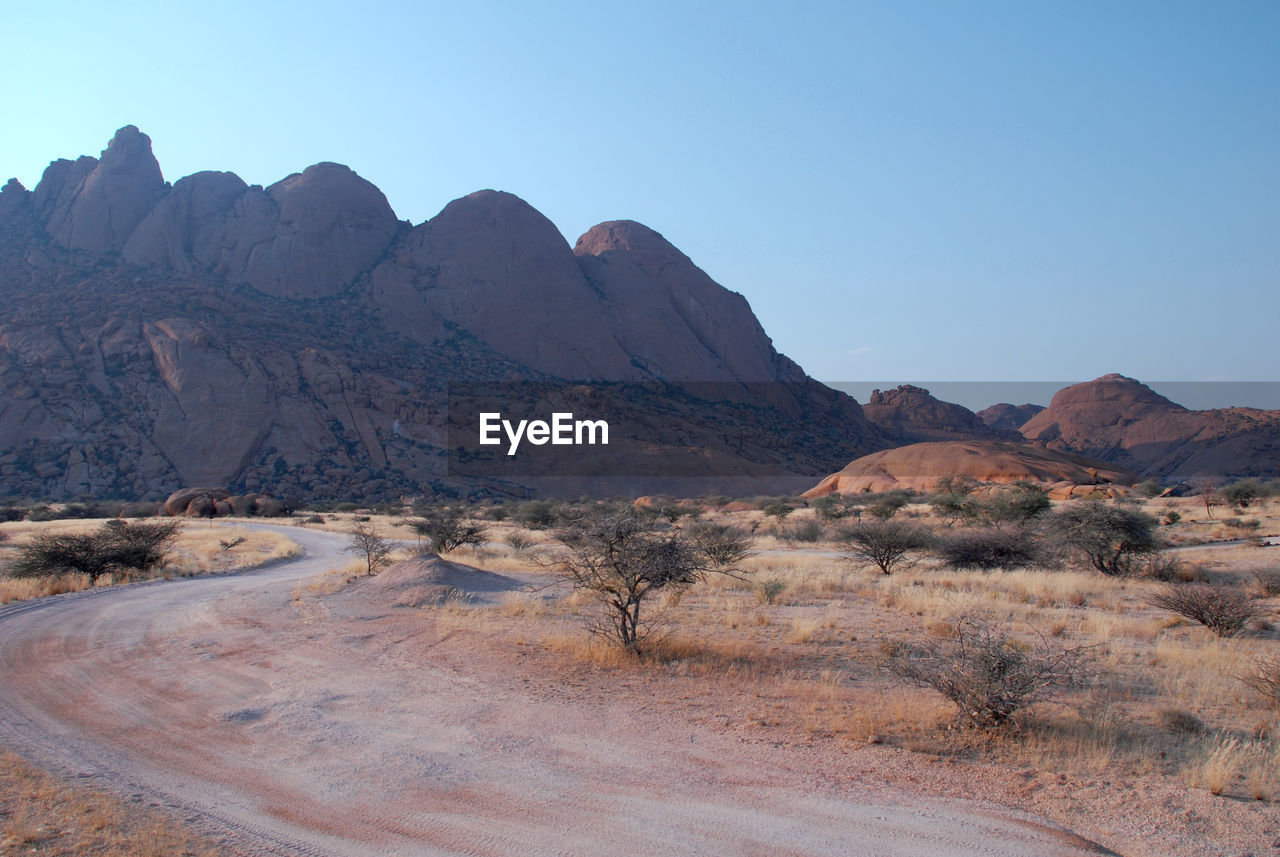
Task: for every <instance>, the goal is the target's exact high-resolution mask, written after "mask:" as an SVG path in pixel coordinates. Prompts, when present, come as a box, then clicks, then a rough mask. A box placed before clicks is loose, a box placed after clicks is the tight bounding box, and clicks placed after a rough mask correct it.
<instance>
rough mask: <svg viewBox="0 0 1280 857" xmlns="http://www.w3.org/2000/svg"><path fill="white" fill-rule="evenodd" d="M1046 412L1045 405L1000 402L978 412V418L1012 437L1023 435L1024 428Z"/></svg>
mask: <svg viewBox="0 0 1280 857" xmlns="http://www.w3.org/2000/svg"><path fill="white" fill-rule="evenodd" d="M1043 410H1044V405H1032V404H1029V403H1028V404H1022V405H1011V404H1009V403H1008V402H1000V403H999V404H996V405H992V406H991V407H989V408H983V409H982V410H980V411H978V413H977V415H976V416H977V417H978V419H980V420H982V421H983V422H984V423H986V424H987V425H988V426H990V427H991V428H993V429H995V430H996V431H1002V432H1007V433H1010V434H1011V435H1021V434H1022V426H1023V425H1024V424H1025V423H1026V422H1027V421H1028V420H1030V419H1031V418H1032V417H1034V416H1035V415H1036V414H1038V413H1040V412H1041V411H1043Z"/></svg>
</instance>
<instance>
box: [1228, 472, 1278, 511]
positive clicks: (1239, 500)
mask: <svg viewBox="0 0 1280 857" xmlns="http://www.w3.org/2000/svg"><path fill="white" fill-rule="evenodd" d="M1270 494H1271V491H1270V490H1269V488H1268V487H1267V486H1266V485H1264V484H1263V483H1261V482H1259V481H1258V480H1257V479H1241V480H1239V481H1237V482H1232V483H1231V484H1230V485H1224V486H1222V487H1221V488H1219V489H1218V496H1219V497H1221V498H1222V499H1223V500H1226V501H1227V503H1229V504H1230V505H1231V506H1233V507H1235V508H1237V509H1247V508H1249V506H1250V504H1252V503H1253V502H1254V501H1256V500H1261V499H1263V498H1265V497H1268V496H1270Z"/></svg>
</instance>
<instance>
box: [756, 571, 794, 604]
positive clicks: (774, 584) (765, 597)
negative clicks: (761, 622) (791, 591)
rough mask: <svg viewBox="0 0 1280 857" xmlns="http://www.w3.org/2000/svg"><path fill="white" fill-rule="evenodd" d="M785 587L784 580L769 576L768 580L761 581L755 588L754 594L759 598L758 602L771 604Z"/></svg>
mask: <svg viewBox="0 0 1280 857" xmlns="http://www.w3.org/2000/svg"><path fill="white" fill-rule="evenodd" d="M786 589H787V583H786V581H785V580H780V579H778V578H776V577H771V578H769V579H768V580H765V581H762V582H761V583H760V585H759V586H758V587H757V588H756V596H757V597H758V598H759V599H760V603H762V604H773V603H775V602H776V601H777V600H778V596H779V595H781V594H782V593H783V592H785V591H786Z"/></svg>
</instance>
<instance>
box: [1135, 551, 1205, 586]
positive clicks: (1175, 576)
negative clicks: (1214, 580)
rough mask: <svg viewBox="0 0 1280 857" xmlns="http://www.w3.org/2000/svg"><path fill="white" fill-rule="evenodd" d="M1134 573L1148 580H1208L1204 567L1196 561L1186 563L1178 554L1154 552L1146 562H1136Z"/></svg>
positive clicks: (1172, 581) (1182, 581) (1186, 581)
mask: <svg viewBox="0 0 1280 857" xmlns="http://www.w3.org/2000/svg"><path fill="white" fill-rule="evenodd" d="M1134 574H1136V575H1137V576H1139V577H1145V578H1147V579H1148V580H1160V581H1163V582H1165V583H1191V582H1193V581H1205V580H1208V574H1207V573H1206V572H1205V570H1204V567H1203V566H1201V565H1199V564H1195V563H1186V562H1183V561H1182V559H1180V558H1179V557H1178V555H1177V554H1173V553H1167V552H1163V551H1162V552H1160V553H1153V554H1151V555H1149V556H1148V557H1147V558H1146V561H1145V562H1140V563H1135V565H1134Z"/></svg>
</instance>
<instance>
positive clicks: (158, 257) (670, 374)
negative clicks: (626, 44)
mask: <svg viewBox="0 0 1280 857" xmlns="http://www.w3.org/2000/svg"><path fill="white" fill-rule="evenodd" d="M0 294H3V297H4V299H5V301H6V303H7V307H8V314H7V316H6V318H5V320H4V321H3V323H0V391H2V392H3V398H2V399H0V490H3V491H4V492H5V493H8V494H11V495H12V494H23V495H29V496H40V497H49V498H58V497H68V496H76V495H81V494H93V495H97V496H121V497H130V498H154V499H161V498H163V497H166V496H168V495H169V494H170V493H172V492H173V491H174V490H176V489H179V488H183V487H190V486H198V485H219V486H225V487H226V488H227V489H228V490H230V491H231V492H232V493H234V494H237V495H241V494H253V493H258V492H268V491H269V492H274V493H276V494H277V495H278V496H294V497H339V496H346V497H352V498H368V499H371V500H372V499H385V498H388V497H398V496H401V495H406V494H422V493H431V492H454V493H458V492H462V493H466V492H474V491H493V492H497V493H504V492H506V493H515V494H519V493H520V492H521V491H527V490H528V489H527V487H522V486H519V485H516V486H511V485H505V484H496V483H494V482H493V480H487V481H486V480H472V481H471V482H466V483H465V484H461V483H459V482H458V481H457V478H456V477H455V475H453V474H452V472H451V470H450V465H449V458H448V450H449V449H450V448H451V447H450V443H449V438H448V429H449V424H448V419H447V415H446V414H447V411H448V408H447V404H448V402H447V392H448V389H449V385H450V384H451V383H455V382H498V381H502V382H516V381H521V382H523V381H540V382H543V381H560V380H563V381H573V382H579V381H585V382H614V381H626V382H644V383H646V384H654V385H657V389H662V388H663V385H672V384H679V385H682V386H681V387H680V395H678V396H671V397H668V399H664V402H666V404H667V405H668V409H667V410H666V411H664V417H663V420H662V422H661V424H660V425H659V424H653V425H651V426H649V428H648V429H646V431H648V432H650V433H651V437H649V438H648V439H649V440H651V442H652V445H653V447H654V449H655V454H656V455H659V456H661V454H662V450H663V449H667V450H677V451H679V452H680V453H681V454H682V455H689V454H696V453H697V451H698V449H701V448H702V446H701V445H703V444H705V445H707V446H706V448H705V451H706V453H707V456H708V460H713V461H724V462H726V465H725V466H726V468H727V469H728V470H733V471H735V472H737V471H747V470H750V469H751V468H752V467H755V466H756V465H758V464H763V465H765V466H766V467H767V471H768V473H770V474H775V473H776V474H795V475H794V476H793V477H792V478H793V480H794V479H798V478H801V476H800V475H801V474H809V473H813V474H817V473H821V472H829V471H830V470H831V469H833V468H834V467H835V466H838V463H839V462H842V461H847V460H848V459H849V458H850V457H852V456H853V455H856V454H860V453H864V452H870V451H872V450H874V449H879V448H883V447H886V446H889V445H891V444H892V443H894V442H895V439H894V438H893V437H890V436H889V435H888V434H887V433H886V432H884V431H883V430H881V429H879V428H877V427H876V426H873V425H871V424H870V423H868V422H867V421H866V420H865V418H864V417H863V415H862V412H861V409H860V407H859V406H858V404H857V403H856V402H855V401H853V400H852V399H850V398H849V397H847V396H845V395H843V394H840V393H836V392H835V391H832V390H830V389H828V388H826V387H824V386H822V385H820V384H818V383H817V382H815V381H812V380H811V379H809V378H808V377H807V376H806V375H805V374H804V372H803V371H802V370H801V369H800V368H799V367H798V366H796V365H795V364H794V363H793V362H792V361H790V360H788V359H787V358H786V357H784V356H782V355H780V354H778V352H777V351H776V350H775V349H774V348H773V344H772V342H771V341H770V340H769V337H768V336H767V335H765V333H764V331H763V329H762V328H761V327H760V324H759V323H758V322H757V321H756V319H755V316H754V315H753V314H752V312H751V309H750V307H749V306H748V305H747V302H746V300H745V299H744V298H743V297H742V296H741V295H739V294H736V293H734V292H731V291H729V290H728V289H725V288H724V287H722V286H720V285H719V284H717V283H716V282H714V281H713V280H712V279H711V278H710V277H709V276H708V275H707V274H706V273H705V272H704V271H702V270H701V269H699V268H698V267H697V266H696V265H695V264H694V263H693V262H692V261H691V260H690V259H689V258H688V257H687V256H685V255H684V254H683V253H681V252H680V251H679V250H677V249H676V248H675V247H673V246H672V245H671V244H670V243H669V242H667V241H666V240H665V239H663V238H662V236H661V235H660V234H658V233H657V232H655V231H654V230H652V229H649V228H647V227H645V226H642V225H640V224H638V223H632V222H629V221H615V222H610V223H604V224H601V225H599V226H597V227H594V228H593V229H591V230H589V231H588V232H587V233H586V234H585V235H583V236H582V237H581V238H580V239H579V240H578V241H577V243H576V245H575V246H570V244H569V242H568V241H566V240H565V238H564V236H562V235H561V234H560V232H559V231H558V230H557V229H556V228H555V226H554V225H553V224H552V223H551V222H550V221H549V220H547V218H545V217H544V216H543V215H542V214H540V213H539V212H538V211H537V210H536V209H534V208H533V207H532V206H530V205H529V204H528V203H526V202H525V201H524V200H522V199H520V198H519V197H517V196H514V195H512V194H509V193H504V192H501V191H494V190H483V191H478V192H476V193H473V194H470V195H468V196H466V197H463V198H462V199H458V200H454V201H453V202H451V203H449V204H448V205H446V206H445V207H444V208H443V210H441V211H440V213H439V214H438V215H436V216H435V217H433V218H431V219H430V220H428V221H426V222H424V223H421V224H418V225H416V226H414V225H411V224H409V223H405V222H402V221H400V220H398V219H397V218H396V216H395V214H394V212H393V211H392V209H391V207H390V205H389V204H388V202H387V200H386V198H385V197H384V195H383V194H382V192H381V191H379V190H378V189H377V188H376V187H374V186H373V185H372V184H370V183H369V182H367V181H366V180H364V179H363V178H361V177H360V176H359V175H357V174H356V173H355V172H353V171H352V170H351V169H349V168H347V167H345V166H342V165H339V164H332V163H321V164H316V165H314V166H311V167H308V168H307V169H305V170H302V171H301V172H299V173H295V174H293V175H290V176H288V177H286V178H284V179H282V180H280V181H278V182H276V183H275V184H272V185H270V186H269V187H266V188H263V187H260V186H251V185H248V184H246V183H245V182H244V181H243V180H241V179H240V178H239V177H238V176H236V175H234V174H233V173H229V172H212V171H208V172H198V173H195V174H193V175H190V176H187V177H185V178H181V179H179V180H178V181H176V182H174V183H173V184H171V185H170V184H168V183H166V182H165V180H164V177H163V175H162V173H161V171H160V167H159V165H158V164H157V163H156V159H155V157H154V156H153V154H152V152H151V143H150V140H149V138H148V137H147V136H146V135H145V134H143V133H142V132H141V131H139V130H138V129H137V128H135V127H133V126H126V127H124V128H121V129H120V130H119V131H118V132H117V133H116V134H115V135H114V137H113V138H112V139H111V141H110V143H109V144H108V146H107V148H106V149H105V150H104V151H103V152H102V153H101V156H100V157H97V158H94V157H89V156H84V157H80V158H77V159H74V160H69V159H60V160H57V161H54V162H52V163H51V164H50V165H49V167H48V169H46V170H45V172H44V175H43V177H42V178H41V181H40V183H39V184H38V185H37V186H36V188H35V189H34V190H27V189H26V188H24V187H22V185H21V184H20V183H18V182H16V181H10V182H9V183H7V184H5V185H4V186H3V188H2V189H0ZM704 382H711V384H710V385H704V387H699V386H698V385H699V384H704ZM751 384H756V385H763V386H756V387H751V386H749V385H751ZM717 385H719V386H718V387H717ZM729 388H733V390H734V392H732V394H729V393H723V392H721V393H717V392H714V391H715V390H717V389H718V390H720V391H726V390H728V389H729ZM707 389H710V390H712V391H713V392H707ZM719 398H727V399H732V400H733V402H734V403H735V404H734V407H737V408H739V412H741V413H744V414H747V413H753V411H752V409H753V408H757V407H758V408H759V409H760V410H759V414H760V419H759V422H758V424H757V423H752V424H750V425H748V426H747V427H746V429H745V430H744V431H739V430H738V428H737V426H736V425H735V426H732V427H731V426H728V424H727V423H726V422H725V420H726V419H727V417H725V415H724V413H723V411H721V410H717V400H718V399H719ZM621 406H622V407H624V408H625V407H626V402H622V403H621ZM632 416H633V417H637V419H633V420H632V422H633V423H634V424H640V423H643V422H644V418H645V416H646V415H645V414H643V413H641V414H633V415H632ZM734 419H737V418H736V417H735V418H734ZM717 421H718V422H717ZM650 422H653V421H652V420H650ZM721 426H723V427H724V430H720V427H721ZM709 427H711V428H709ZM766 481H767V480H766ZM630 484H631V483H628V486H630ZM792 484H794V482H793V483H792ZM783 487H784V486H782V484H781V483H778V484H774V483H768V484H765V483H761V484H758V485H755V486H754V487H753V488H751V489H750V490H751V491H752V492H755V493H758V492H760V491H768V490H781V489H783ZM595 488H598V489H599V490H600V491H603V492H606V493H616V492H617V491H619V490H621V485H620V484H619V483H612V484H610V483H608V482H607V481H605V482H600V483H598V485H596V486H595ZM574 490H575V491H578V492H580V491H582V490H586V489H584V486H583V485H582V483H581V482H578V483H576V484H575V486H574ZM592 490H595V489H594V488H592ZM628 490H629V488H628ZM637 490H640V492H641V493H655V492H662V491H669V490H671V489H670V486H669V485H668V484H666V483H664V482H663V481H662V480H656V481H655V480H651V481H650V482H649V483H648V484H646V485H643V486H640V487H638V488H637Z"/></svg>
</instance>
